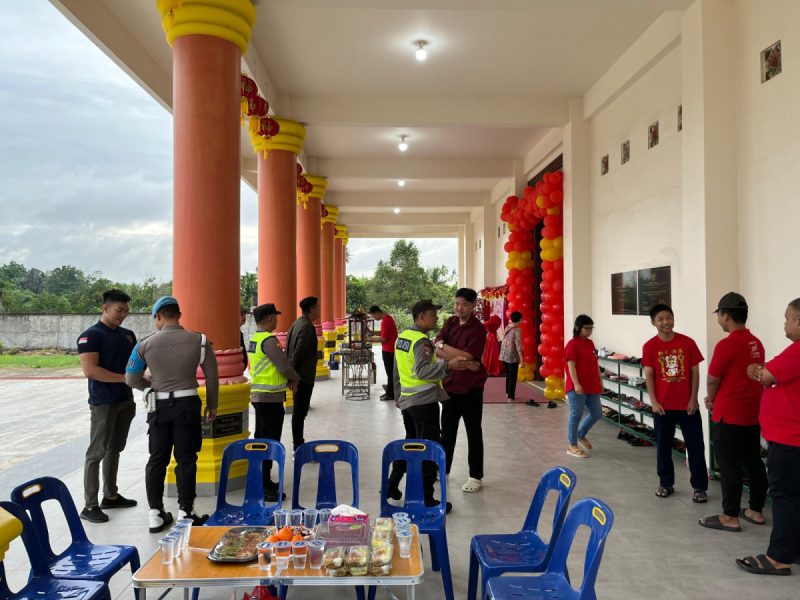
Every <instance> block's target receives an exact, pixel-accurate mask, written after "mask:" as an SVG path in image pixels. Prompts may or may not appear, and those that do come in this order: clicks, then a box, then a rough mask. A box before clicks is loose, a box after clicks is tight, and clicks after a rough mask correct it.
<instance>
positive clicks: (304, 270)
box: [296, 174, 330, 379]
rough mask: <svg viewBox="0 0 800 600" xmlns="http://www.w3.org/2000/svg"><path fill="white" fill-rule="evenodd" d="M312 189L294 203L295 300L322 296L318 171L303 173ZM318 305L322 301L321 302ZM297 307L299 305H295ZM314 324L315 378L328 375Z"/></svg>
mask: <svg viewBox="0 0 800 600" xmlns="http://www.w3.org/2000/svg"><path fill="white" fill-rule="evenodd" d="M305 178H306V179H307V180H308V181H309V182H310V183H311V185H312V186H313V189H312V191H311V193H309V194H308V201H307V202H306V203H305V207H304V206H303V205H298V206H297V244H296V248H297V301H298V302H299V301H300V300H302V299H303V298H306V297H307V296H315V297H316V298H319V299H320V302H321V296H322V275H321V269H320V256H321V252H322V249H321V245H322V244H321V241H322V236H321V235H320V230H321V225H322V198H323V197H324V196H325V188H326V187H327V185H328V182H327V181H326V180H325V178H324V177H319V176H318V175H308V174H306V175H305ZM320 308H321V305H320ZM298 310H299V309H298ZM315 325H316V328H317V340H318V341H317V350H318V352H317V353H318V357H319V361H318V363H317V378H318V379H324V378H326V377H329V376H330V369H328V367H327V366H326V365H325V364H324V361H323V356H324V343H323V341H322V325H321V323H315Z"/></svg>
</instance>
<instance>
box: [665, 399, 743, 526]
mask: <svg viewBox="0 0 800 600" xmlns="http://www.w3.org/2000/svg"><path fill="white" fill-rule="evenodd" d="M675 425H680V427H681V431H682V432H683V441H684V443H685V444H686V452H687V454H688V455H689V472H690V473H691V477H690V479H689V481H690V482H691V485H692V489H695V490H703V491H706V490H707V489H708V468H707V467H706V455H705V451H706V445H705V442H704V441H703V421H702V420H701V418H700V411H697V412H696V413H694V414H693V415H689V414H687V413H686V411H685V410H668V411H666V412H665V413H664V415H657V414H655V413H654V414H653V429H655V433H656V469H657V471H658V479H659V482H660V484H661V485H663V486H664V487H671V486H673V485H675V465H674V464H673V463H672V440H673V439H674V438H675ZM737 514H738V511H737Z"/></svg>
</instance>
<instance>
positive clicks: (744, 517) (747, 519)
mask: <svg viewBox="0 0 800 600" xmlns="http://www.w3.org/2000/svg"><path fill="white" fill-rule="evenodd" d="M739 518H740V519H744V520H745V521H747V522H748V523H752V524H753V525H766V521H756V520H755V519H751V518H750V517H748V516H747V515H746V514H745V512H744V509H743V508H740V509H739Z"/></svg>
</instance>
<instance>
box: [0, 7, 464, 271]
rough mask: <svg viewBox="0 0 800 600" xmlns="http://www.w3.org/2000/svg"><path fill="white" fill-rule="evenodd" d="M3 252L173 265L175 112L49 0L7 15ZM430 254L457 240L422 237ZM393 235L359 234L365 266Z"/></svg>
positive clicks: (87, 264) (0, 35)
mask: <svg viewBox="0 0 800 600" xmlns="http://www.w3.org/2000/svg"><path fill="white" fill-rule="evenodd" d="M0 80H2V82H3V85H2V86H0V136H2V143H1V144H0V181H2V186H0V214H1V215H2V218H0V264H3V263H6V262H8V261H10V260H16V261H18V262H21V263H23V264H24V265H25V266H27V267H29V268H30V267H36V268H39V269H42V270H49V269H52V268H54V267H58V266H61V265H65V264H71V265H74V266H77V267H79V268H81V269H83V270H84V271H87V272H94V271H101V272H102V273H103V275H105V276H106V277H108V278H110V279H114V280H117V281H125V282H131V281H140V280H142V279H144V278H145V277H150V276H153V277H155V278H157V279H158V280H167V279H170V278H171V276H172V236H171V224H172V118H171V116H170V114H169V113H168V112H167V111H165V110H164V109H163V108H162V107H161V106H159V105H158V104H157V103H156V101H155V100H153V99H152V98H151V97H150V96H149V95H148V94H147V92H145V91H144V90H143V89H142V88H140V87H139V86H138V84H136V82H134V81H133V80H132V79H130V78H129V77H128V76H127V75H126V74H125V73H124V72H123V71H122V70H121V69H119V68H118V67H117V66H116V65H115V64H114V63H113V62H112V61H111V59H109V58H108V57H106V55H105V54H103V52H102V51H101V50H99V49H98V48H97V47H96V46H94V44H92V42H91V41H89V39H88V38H86V37H85V36H84V35H83V34H82V33H81V32H80V31H78V30H77V29H76V28H75V27H74V26H73V25H72V24H71V23H69V21H67V20H66V19H65V18H64V17H63V16H62V15H61V14H60V13H59V12H58V11H57V10H56V9H55V8H53V7H52V6H51V5H50V3H49V2H45V1H44V0H34V1H33V2H9V3H5V5H4V6H3V18H2V19H0ZM241 213H242V218H241V221H242V261H241V267H242V271H253V270H255V267H256V244H257V242H256V228H255V225H254V224H255V222H256V195H255V193H254V192H253V191H252V190H251V189H250V188H248V187H247V186H246V185H244V184H242V211H241ZM416 241H417V243H418V245H419V246H420V249H421V256H422V262H423V264H424V265H426V266H431V265H440V264H446V265H448V266H449V267H451V268H455V267H456V265H457V246H458V245H457V242H456V240H454V239H453V240H431V239H420V240H416ZM393 243H394V241H393V240H352V241H351V242H350V255H351V263H350V265H349V266H348V270H349V272H351V273H355V274H359V275H367V274H370V273H371V272H372V270H373V269H374V267H375V265H376V264H377V262H378V260H379V259H381V258H387V257H388V256H389V252H390V250H391V247H392V244H393Z"/></svg>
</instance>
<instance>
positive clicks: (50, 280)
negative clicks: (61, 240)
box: [44, 265, 88, 295]
mask: <svg viewBox="0 0 800 600" xmlns="http://www.w3.org/2000/svg"><path fill="white" fill-rule="evenodd" d="M87 283H88V281H87V277H86V275H85V274H84V272H83V271H81V270H80V269H79V268H77V267H73V266H71V265H64V266H63V267H57V268H55V269H53V270H52V271H50V272H49V273H48V274H47V279H45V282H44V291H45V292H49V293H51V294H57V295H62V294H74V293H76V292H80V291H81V289H83V288H84V287H85V286H86V284H87Z"/></svg>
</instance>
